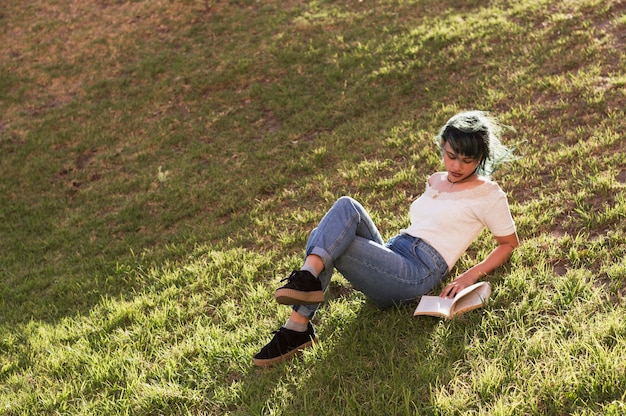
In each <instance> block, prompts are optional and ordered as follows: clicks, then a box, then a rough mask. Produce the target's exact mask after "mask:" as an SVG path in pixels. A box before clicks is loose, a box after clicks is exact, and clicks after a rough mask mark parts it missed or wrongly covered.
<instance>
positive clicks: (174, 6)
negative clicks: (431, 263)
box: [0, 0, 626, 415]
mask: <svg viewBox="0 0 626 416" xmlns="http://www.w3.org/2000/svg"><path fill="white" fill-rule="evenodd" d="M13 3H15V4H6V5H5V6H4V7H3V10H2V12H1V13H0V21H1V23H2V25H1V27H2V30H1V31H0V41H1V44H2V45H3V47H2V48H1V49H0V55H1V59H0V98H1V99H0V114H2V116H1V117H0V152H1V157H0V172H2V175H1V176H0V253H1V255H0V270H2V279H1V281H2V283H0V413H2V414H6V415H26V414H38V415H41V414H51V415H53V414H55V415H56V414H72V415H76V414H85V415H87V414H89V415H93V414H106V415H109V414H133V415H142V414H145V415H148V414H150V415H152V414H172V415H174V414H175V415H181V414H190V415H214V414H215V415H218V414H219V415H222V414H233V415H250V414H270V415H283V414H285V415H286V414H328V415H333V414H394V415H413V414H434V415H439V414H440V415H444V414H445V415H447V414H493V415H522V414H523V415H527V414H537V415H539V414H541V415H543V414H556V415H560V414H577V415H591V414H605V415H618V414H623V413H624V410H625V408H626V396H625V394H624V391H626V370H625V368H626V324H625V320H624V316H625V309H624V294H625V293H626V292H625V287H626V264H625V263H624V258H625V254H626V239H625V235H624V229H623V223H624V218H625V217H626V204H625V199H624V188H625V187H626V171H625V170H624V166H626V160H625V157H626V156H625V153H624V144H623V131H624V128H625V126H626V122H625V120H626V119H625V117H624V108H625V104H626V93H625V91H626V90H625V85H626V75H625V73H624V70H623V68H624V67H626V65H625V64H626V57H625V55H624V46H625V44H624V41H625V36H626V20H625V19H624V16H623V15H624V11H625V4H624V2H622V1H619V0H611V1H596V0H572V1H541V0H524V1H518V2H507V1H500V0H496V1H492V2H484V1H483V2H478V1H459V0H449V1H444V2H441V1H431V0H420V1H417V0H414V1H377V2H357V1H353V2H334V1H310V2H294V1H283V2H274V1H248V0H242V1H220V0H216V1H199V0H197V1H196V0H180V1H164V0H163V1H161V0H155V1H141V0H139V1H132V2H113V1H101V0H100V1H91V0H88V1H83V2H67V1H62V0H60V1H54V2H43V1H39V0H31V1H27V2H13ZM471 108H479V109H485V110H488V111H491V112H493V113H494V114H496V115H497V116H498V117H499V118H500V119H501V120H502V121H503V122H504V123H506V124H508V125H511V126H513V127H514V128H515V129H516V130H515V132H509V133H508V134H507V135H506V137H505V141H506V142H508V143H512V144H518V145H519V150H520V153H522V154H523V156H524V157H523V158H522V159H521V160H520V161H518V162H516V163H515V164H513V165H511V166H508V167H506V168H504V169H503V170H502V171H500V172H498V173H497V174H496V178H495V179H496V180H498V182H499V183H500V184H501V186H502V187H503V188H504V189H505V190H506V191H507V193H508V194H509V200H510V203H511V209H512V212H513V215H514V217H515V220H516V223H517V225H518V232H519V235H520V237H521V239H522V245H521V247H520V248H519V249H518V250H517V251H516V252H515V253H514V255H513V257H512V259H511V261H510V262H509V263H508V264H507V265H506V266H504V267H503V268H501V269H500V270H498V271H497V272H496V273H494V274H493V277H492V283H493V287H494V292H493V297H492V299H491V302H490V304H489V305H488V306H487V307H486V308H484V309H482V310H481V311H476V312H473V313H471V314H468V315H466V316H465V317H462V318H460V319H456V320H452V321H440V320H435V319H412V318H411V315H410V313H411V307H410V306H409V307H406V308H397V309H394V310H391V311H379V310H377V309H376V308H375V307H374V306H372V304H370V303H369V302H368V301H367V299H365V298H364V297H363V296H362V295H361V294H359V293H358V292H356V291H353V290H352V289H351V288H350V286H349V284H348V283H347V282H346V281H345V280H344V279H343V278H342V277H341V276H340V275H336V276H335V279H334V280H333V282H332V284H331V288H330V290H329V293H328V296H327V298H328V299H329V300H328V301H327V302H326V304H325V305H324V307H323V308H322V309H321V310H320V311H319V313H318V315H317V316H316V324H317V325H316V327H317V329H318V334H319V336H320V338H321V340H322V342H321V343H320V344H318V345H317V346H316V347H315V348H313V349H311V350H309V351H306V352H305V353H304V354H303V356H302V358H301V359H299V360H294V361H291V362H289V363H287V364H284V365H280V366H277V367H274V368H270V369H257V368H254V367H253V366H252V360H251V356H252V355H253V354H254V353H255V352H256V351H257V350H258V349H259V348H260V347H261V346H262V345H264V344H265V342H267V340H268V339H269V334H270V331H271V330H274V329H276V328H277V326H278V325H279V324H280V323H282V322H283V321H284V319H286V317H287V314H288V310H286V308H283V307H279V306H277V305H275V304H274V303H273V302H272V292H273V289H274V288H275V287H276V285H277V283H278V281H279V279H281V278H282V277H284V276H285V275H286V274H287V273H288V272H289V271H290V270H291V269H292V268H294V267H297V266H298V265H299V264H300V261H301V257H302V250H303V247H304V244H305V242H306V237H307V235H308V232H309V231H310V230H311V228H312V227H314V226H315V224H316V223H317V221H319V219H320V218H321V216H322V215H323V213H324V212H325V210H326V209H328V207H329V206H330V204H331V203H332V202H333V201H334V200H335V199H336V198H337V197H339V196H341V195H344V194H347V195H351V196H354V197H356V198H357V199H359V200H360V201H361V202H362V203H363V204H364V205H365V206H366V207H367V208H368V209H369V210H370V211H371V213H372V216H373V218H374V219H375V221H376V222H377V223H378V225H379V227H380V229H381V230H382V232H383V234H384V236H385V237H390V236H392V235H393V234H394V233H396V232H397V230H398V229H399V228H402V227H404V226H406V224H407V220H408V218H407V208H408V205H409V204H410V202H411V200H413V199H414V198H415V197H416V196H417V195H419V194H420V192H421V190H422V189H423V186H424V180H425V178H426V176H427V175H428V174H429V173H430V172H432V171H434V170H437V169H440V168H441V164H440V160H439V158H438V156H437V154H436V151H435V148H434V146H433V144H432V140H431V137H432V136H433V135H434V134H435V132H436V131H437V129H438V128H439V126H441V124H442V123H443V122H445V120H446V119H447V118H449V117H450V116H451V115H452V114H454V113H455V112H457V111H459V110H461V109H471ZM492 244H493V243H492V241H491V239H490V238H489V237H488V236H487V235H483V236H481V237H480V238H479V239H478V241H476V243H475V244H473V245H472V246H471V247H470V250H469V252H468V253H467V255H466V256H464V257H463V258H462V259H461V260H460V262H459V264H458V269H459V270H462V269H464V268H465V267H468V266H469V265H471V264H473V263H474V262H475V261H476V260H477V259H480V258H482V256H484V255H485V254H486V253H488V252H489V250H490V249H491V248H492V247H493V246H492ZM454 272H456V271H453V274H454Z"/></svg>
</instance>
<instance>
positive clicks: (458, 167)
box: [443, 143, 479, 182]
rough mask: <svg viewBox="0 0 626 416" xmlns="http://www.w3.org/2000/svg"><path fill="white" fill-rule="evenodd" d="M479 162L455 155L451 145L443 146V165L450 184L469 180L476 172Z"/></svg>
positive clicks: (471, 158)
mask: <svg viewBox="0 0 626 416" xmlns="http://www.w3.org/2000/svg"><path fill="white" fill-rule="evenodd" d="M478 162H479V161H478V160H477V159H474V158H473V157H468V156H465V155H461V154H458V153H455V152H454V150H452V147H450V144H449V143H445V144H444V145H443V164H444V165H445V167H446V171H447V172H448V180H449V181H450V182H459V181H462V180H464V179H467V178H469V177H470V176H471V175H472V174H474V172H475V171H476V167H477V166H478Z"/></svg>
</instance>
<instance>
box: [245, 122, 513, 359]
mask: <svg viewBox="0 0 626 416" xmlns="http://www.w3.org/2000/svg"><path fill="white" fill-rule="evenodd" d="M500 133H501V128H500V127H499V125H498V124H497V122H496V121H495V120H494V119H492V118H490V117H489V115H488V114H486V113H484V112H481V111H469V112H463V113H460V114H457V115H455V116H454V117H452V118H451V119H450V120H449V121H448V122H447V123H446V124H445V126H443V128H442V129H441V131H440V132H439V134H438V135H437V136H436V138H435V139H436V142H437V145H438V146H439V148H440V150H441V152H442V154H443V163H444V166H445V172H437V173H434V174H433V175H431V176H430V177H429V178H428V181H427V183H426V191H425V192H424V193H423V194H422V195H421V196H420V197H419V198H418V199H417V200H415V201H414V202H413V203H412V204H411V207H410V210H409V216H410V220H411V222H410V225H409V227H408V228H406V229H404V230H400V232H399V234H398V235H396V236H395V237H393V238H391V239H390V240H389V241H387V242H386V243H385V242H384V241H383V239H382V237H381V235H380V233H379V232H378V230H377V228H376V226H375V225H374V223H373V222H372V220H371V219H370V217H369V215H368V214H367V212H366V211H365V209H364V208H363V207H362V206H361V204H359V203H358V202H357V201H355V200H354V199H352V198H349V197H342V198H340V199H339V200H338V201H337V202H335V204H334V205H333V206H332V208H331V209H330V210H329V211H328V212H327V213H326V215H325V216H324V218H322V221H321V222H320V223H319V225H318V227H317V228H316V229H315V230H313V232H312V233H311V235H310V236H309V239H308V242H307V246H306V257H305V260H304V265H303V266H302V269H301V270H297V271H294V272H293V273H291V275H290V276H289V277H287V278H286V279H284V280H286V281H287V283H286V284H285V285H284V286H282V287H280V288H278V289H277V290H276V293H275V298H276V301H277V302H278V303H281V304H285V305H293V306H292V308H293V310H292V312H291V316H290V317H289V319H288V320H287V322H286V323H285V325H284V326H283V327H281V328H280V329H279V330H278V331H276V332H275V333H274V337H273V338H272V340H271V341H270V342H269V343H268V344H267V345H266V346H265V347H263V349H261V351H260V352H259V353H258V354H256V355H255V356H254V364H255V365H258V366H267V365H272V364H275V363H278V362H280V361H283V360H286V359H288V358H291V357H292V356H293V355H294V354H295V353H297V352H298V351H300V350H302V349H304V348H306V347H309V346H310V345H311V344H312V343H313V342H315V341H317V338H316V336H315V331H314V329H313V326H312V325H311V322H310V320H311V319H312V318H313V316H314V315H315V311H316V310H317V308H318V306H319V303H320V302H322V301H323V300H324V291H325V290H326V288H327V287H328V284H329V282H330V279H331V276H332V274H333V270H334V269H337V270H338V271H339V272H340V273H341V274H342V275H343V276H344V277H345V278H346V279H347V280H348V281H349V282H350V283H351V284H352V285H353V286H354V288H356V289H357V290H360V291H361V292H363V293H364V294H365V295H366V296H367V297H368V298H370V299H371V300H372V301H373V302H374V303H375V304H376V305H378V306H379V307H380V308H388V307H390V306H393V305H399V304H403V303H406V302H411V301H413V300H414V299H415V298H416V297H418V296H422V295H424V294H426V293H428V292H429V291H431V290H432V289H434V288H435V287H437V286H438V285H439V284H440V283H441V282H442V280H443V279H444V277H445V276H446V274H447V273H448V271H449V270H452V268H453V266H454V265H455V263H456V262H457V260H458V259H459V258H460V257H461V255H463V253H464V252H465V250H466V249H467V248H468V247H469V245H470V244H471V243H472V241H473V240H474V239H475V238H476V237H477V236H478V235H479V234H480V233H481V232H482V230H483V229H485V228H488V229H489V231H490V232H491V233H492V234H493V236H494V238H495V240H496V242H497V247H496V248H495V249H494V250H493V251H492V252H491V253H490V254H489V255H488V256H487V257H486V258H484V259H483V260H482V261H481V262H480V263H478V264H476V265H474V266H473V267H471V268H470V269H469V270H466V271H465V272H464V273H462V274H461V275H459V276H457V277H456V279H454V280H453V281H452V282H451V283H450V284H448V285H447V286H445V287H444V288H443V290H442V291H441V293H440V296H442V297H454V296H455V295H456V294H457V293H458V292H460V291H461V290H463V289H464V288H466V287H467V286H470V285H472V284H474V283H476V282H477V281H478V280H479V279H480V278H481V277H483V276H485V275H487V274H488V273H490V272H491V271H493V270H494V269H496V268H497V267H499V266H501V265H502V264H503V263H505V262H506V261H507V260H508V259H509V257H510V255H511V253H512V251H513V250H514V249H515V248H516V247H517V246H518V244H519V240H518V237H517V233H516V231H515V223H514V222H513V218H512V217H511V213H510V210H509V205H508V201H507V197H506V195H505V193H504V192H503V191H502V190H501V189H500V187H499V186H498V184H496V183H495V182H492V181H491V180H490V179H489V176H490V175H491V174H492V173H493V172H494V170H495V169H496V168H497V167H498V165H499V164H501V163H502V162H505V161H510V160H512V159H514V157H513V155H512V151H511V150H510V149H509V148H507V147H505V146H504V145H502V143H501V142H500Z"/></svg>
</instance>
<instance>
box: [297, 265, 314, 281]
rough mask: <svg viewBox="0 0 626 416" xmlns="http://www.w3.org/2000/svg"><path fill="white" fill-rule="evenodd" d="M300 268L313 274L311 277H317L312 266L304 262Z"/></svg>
mask: <svg viewBox="0 0 626 416" xmlns="http://www.w3.org/2000/svg"><path fill="white" fill-rule="evenodd" d="M300 270H305V271H307V272H309V273H311V274H312V275H313V277H315V278H316V279H317V276H318V273H317V271H316V270H315V269H314V268H313V266H309V265H308V264H305V265H304V266H302V268H300Z"/></svg>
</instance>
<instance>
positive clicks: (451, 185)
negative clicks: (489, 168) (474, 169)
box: [446, 173, 476, 188]
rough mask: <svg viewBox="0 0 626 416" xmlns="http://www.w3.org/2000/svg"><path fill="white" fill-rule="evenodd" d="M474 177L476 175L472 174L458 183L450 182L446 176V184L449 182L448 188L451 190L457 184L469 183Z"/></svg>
mask: <svg viewBox="0 0 626 416" xmlns="http://www.w3.org/2000/svg"><path fill="white" fill-rule="evenodd" d="M475 176H476V173H472V174H471V175H469V176H467V177H465V178H463V179H461V180H459V181H456V182H453V181H451V180H450V176H446V179H447V180H448V182H450V188H452V187H453V186H454V185H455V184H457V183H463V182H469V181H471V180H472V179H474V177H475Z"/></svg>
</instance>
